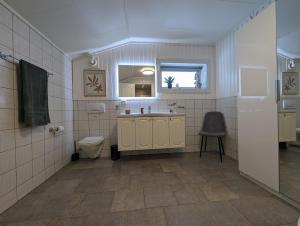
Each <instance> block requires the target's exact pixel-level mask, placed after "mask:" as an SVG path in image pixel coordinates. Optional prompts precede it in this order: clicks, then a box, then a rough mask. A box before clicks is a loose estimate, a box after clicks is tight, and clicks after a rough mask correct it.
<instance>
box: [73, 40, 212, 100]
mask: <svg viewBox="0 0 300 226" xmlns="http://www.w3.org/2000/svg"><path fill="white" fill-rule="evenodd" d="M157 58H158V59H182V60H205V61H208V62H210V68H209V69H208V70H209V72H208V73H209V74H208V76H209V77H210V87H211V89H210V92H209V93H205V94H201V95H199V94H160V95H159V97H158V98H159V99H172V98H174V99H188V98H192V99H213V98H215V47H214V46H201V45H180V44H177V45H176V44H149V43H131V44H126V45H123V46H120V47H116V48H114V49H108V50H106V51H103V52H101V53H99V54H97V59H98V62H99V64H98V67H99V68H100V69H104V70H106V76H107V97H106V98H99V97H88V98H87V97H84V95H83V83H82V80H83V76H82V71H83V70H84V69H87V68H89V64H88V59H87V58H84V57H83V58H79V59H77V60H74V61H73V76H74V77H73V90H74V92H73V99H74V100H99V99H103V100H104V99H105V100H111V99H117V96H116V89H117V82H118V81H117V66H118V64H129V65H130V64H133V65H134V64H136V65H138V64H142V65H155V63H156V59H157Z"/></svg>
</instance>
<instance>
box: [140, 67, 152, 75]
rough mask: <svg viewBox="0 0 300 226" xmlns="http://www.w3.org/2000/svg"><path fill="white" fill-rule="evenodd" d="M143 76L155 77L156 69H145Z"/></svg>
mask: <svg viewBox="0 0 300 226" xmlns="http://www.w3.org/2000/svg"><path fill="white" fill-rule="evenodd" d="M141 71H142V73H143V75H153V74H154V69H153V68H143V69H142V70H141Z"/></svg>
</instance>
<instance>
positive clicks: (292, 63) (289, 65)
mask: <svg viewBox="0 0 300 226" xmlns="http://www.w3.org/2000/svg"><path fill="white" fill-rule="evenodd" d="M288 68H289V69H290V70H292V69H295V68H296V63H295V60H290V61H289V63H288Z"/></svg>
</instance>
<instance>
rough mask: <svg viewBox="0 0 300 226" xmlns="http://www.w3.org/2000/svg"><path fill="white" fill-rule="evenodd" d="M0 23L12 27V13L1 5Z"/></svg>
mask: <svg viewBox="0 0 300 226" xmlns="http://www.w3.org/2000/svg"><path fill="white" fill-rule="evenodd" d="M0 23H1V24H4V25H5V26H7V27H9V28H10V29H12V13H11V12H10V11H9V10H7V9H6V8H5V7H4V6H2V5H0Z"/></svg>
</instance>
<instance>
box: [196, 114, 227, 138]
mask: <svg viewBox="0 0 300 226" xmlns="http://www.w3.org/2000/svg"><path fill="white" fill-rule="evenodd" d="M202 131H203V132H208V133H225V132H226V125H225V119H224V115H223V114H222V113H221V112H218V111H212V112H207V113H206V114H205V116H204V121H203V125H202Z"/></svg>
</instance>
